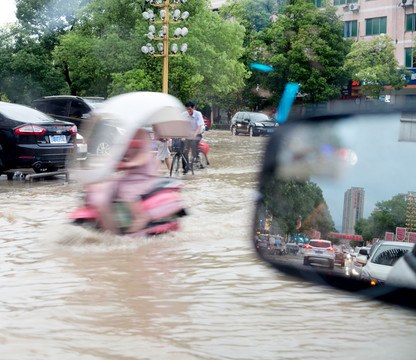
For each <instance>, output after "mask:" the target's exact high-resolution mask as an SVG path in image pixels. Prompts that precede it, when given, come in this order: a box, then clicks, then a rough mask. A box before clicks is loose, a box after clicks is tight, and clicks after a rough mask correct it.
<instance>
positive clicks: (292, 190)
mask: <svg viewBox="0 0 416 360" xmlns="http://www.w3.org/2000/svg"><path fill="white" fill-rule="evenodd" d="M264 194H265V195H264V199H263V201H264V207H265V209H267V211H268V212H269V213H270V214H271V215H273V222H272V229H274V231H275V232H276V233H284V234H295V233H305V234H307V235H308V236H310V234H311V233H312V230H313V229H315V230H318V231H320V232H321V235H322V237H323V238H326V237H327V236H328V234H329V232H331V231H334V229H335V225H334V222H333V220H332V217H331V214H330V212H329V210H328V206H327V204H326V202H325V200H324V198H323V195H322V189H321V188H320V187H319V186H318V185H317V184H316V183H314V182H312V181H297V180H290V181H281V180H278V179H275V178H273V179H271V180H270V181H267V182H266V187H265V189H264ZM298 219H301V226H300V227H299V222H298Z"/></svg>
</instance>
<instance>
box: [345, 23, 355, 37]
mask: <svg viewBox="0 0 416 360" xmlns="http://www.w3.org/2000/svg"><path fill="white" fill-rule="evenodd" d="M342 36H343V37H345V38H349V37H354V36H357V20H354V21H345V22H344V32H343V34H342Z"/></svg>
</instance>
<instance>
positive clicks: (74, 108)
mask: <svg viewBox="0 0 416 360" xmlns="http://www.w3.org/2000/svg"><path fill="white" fill-rule="evenodd" d="M89 111H90V109H89V108H88V106H86V105H85V104H84V103H82V102H81V101H78V100H74V101H72V102H71V107H70V110H69V117H71V118H77V119H81V117H82V115H84V114H87V113H88V112H89Z"/></svg>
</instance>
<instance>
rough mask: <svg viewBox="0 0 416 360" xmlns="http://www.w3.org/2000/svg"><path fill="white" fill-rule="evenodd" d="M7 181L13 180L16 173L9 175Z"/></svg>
mask: <svg viewBox="0 0 416 360" xmlns="http://www.w3.org/2000/svg"><path fill="white" fill-rule="evenodd" d="M6 176H7V180H13V176H14V173H7V174H6Z"/></svg>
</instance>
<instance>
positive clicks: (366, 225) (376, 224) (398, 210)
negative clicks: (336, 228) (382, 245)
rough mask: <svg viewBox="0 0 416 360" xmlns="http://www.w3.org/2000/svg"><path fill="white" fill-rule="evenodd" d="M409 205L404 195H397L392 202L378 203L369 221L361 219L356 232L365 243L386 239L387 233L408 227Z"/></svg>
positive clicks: (356, 226)
mask: <svg viewBox="0 0 416 360" xmlns="http://www.w3.org/2000/svg"><path fill="white" fill-rule="evenodd" d="M406 209H407V203H406V200H405V197H404V196H403V195H400V194H399V195H396V196H394V197H393V198H392V199H391V200H387V201H380V202H377V203H376V207H375V209H374V211H373V212H372V213H371V215H370V216H369V218H368V219H360V220H358V221H357V223H356V225H355V228H354V229H355V232H356V233H357V234H361V235H362V236H363V239H364V240H365V241H369V240H372V239H374V238H384V235H385V233H386V231H387V232H395V231H396V227H405V226H406Z"/></svg>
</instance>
